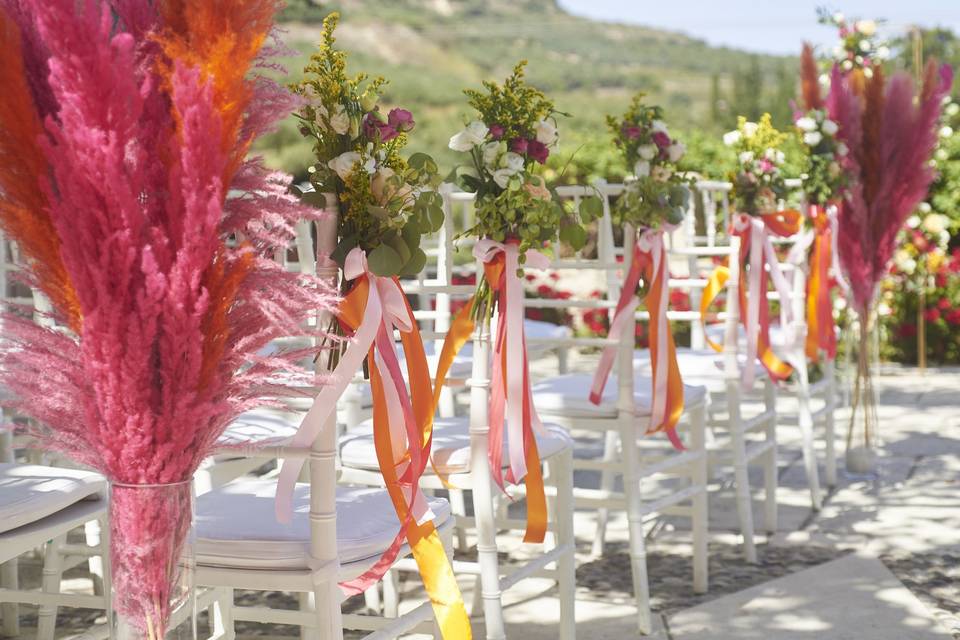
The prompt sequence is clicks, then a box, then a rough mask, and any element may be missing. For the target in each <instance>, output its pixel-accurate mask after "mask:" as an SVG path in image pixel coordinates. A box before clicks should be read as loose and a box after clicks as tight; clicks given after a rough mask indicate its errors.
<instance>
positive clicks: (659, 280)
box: [590, 229, 684, 450]
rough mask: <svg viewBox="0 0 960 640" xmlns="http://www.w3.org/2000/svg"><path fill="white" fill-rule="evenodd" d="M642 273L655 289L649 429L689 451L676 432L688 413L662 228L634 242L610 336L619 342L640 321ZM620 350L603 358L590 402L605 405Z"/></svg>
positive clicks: (649, 303) (649, 296) (609, 351)
mask: <svg viewBox="0 0 960 640" xmlns="http://www.w3.org/2000/svg"><path fill="white" fill-rule="evenodd" d="M641 276H642V277H643V279H644V281H645V282H647V283H648V284H649V287H650V290H649V293H648V294H647V296H646V302H647V307H648V309H649V311H650V360H651V362H652V364H653V378H652V380H651V384H652V389H651V398H652V406H651V410H650V424H649V426H648V428H647V433H654V432H657V431H666V432H667V437H668V438H670V442H671V443H672V444H673V446H674V447H676V448H677V449H679V450H683V449H684V447H683V443H682V442H681V441H680V438H679V437H678V436H677V431H676V426H677V422H679V420H680V416H681V415H683V381H682V380H681V378H680V368H679V367H678V366H677V350H676V346H675V345H674V342H673V334H672V333H671V332H670V322H669V320H668V319H667V308H668V306H669V298H670V296H669V287H668V286H667V280H669V278H670V273H669V268H668V264H667V250H666V247H665V246H664V244H663V230H662V229H647V230H646V231H644V232H643V233H641V234H640V235H639V236H638V238H637V241H636V242H635V243H634V246H633V261H632V262H631V264H630V270H629V272H627V276H626V279H625V280H624V283H623V287H622V288H621V290H620V299H619V300H618V301H617V307H616V311H615V312H614V316H613V320H612V321H611V322H610V331H609V333H608V335H609V337H610V338H611V339H613V340H619V339H620V338H621V336H622V335H623V333H624V332H625V331H627V330H628V329H629V328H630V327H632V326H633V325H634V324H635V323H636V316H635V315H634V314H635V312H636V309H637V306H638V305H639V304H640V299H639V298H638V297H637V294H636V291H637V286H638V285H639V284H640V278H641ZM616 353H617V347H616V345H609V346H607V347H606V348H605V349H604V350H603V353H602V355H601V356H600V364H599V366H598V368H597V372H596V374H595V375H594V377H593V385H592V386H591V389H590V402H592V403H593V404H597V405H598V404H600V400H601V397H602V396H603V389H604V387H605V386H606V384H607V379H608V378H609V376H610V370H611V369H612V368H613V362H614V360H615V359H616Z"/></svg>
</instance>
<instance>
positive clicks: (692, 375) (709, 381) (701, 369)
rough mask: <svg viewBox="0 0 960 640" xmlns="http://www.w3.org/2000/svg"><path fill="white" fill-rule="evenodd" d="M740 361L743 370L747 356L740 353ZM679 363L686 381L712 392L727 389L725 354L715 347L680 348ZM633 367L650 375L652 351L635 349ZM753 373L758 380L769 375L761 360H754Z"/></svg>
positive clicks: (678, 351)
mask: <svg viewBox="0 0 960 640" xmlns="http://www.w3.org/2000/svg"><path fill="white" fill-rule="evenodd" d="M738 361H739V364H740V370H741V371H742V370H743V368H744V367H745V366H746V357H745V356H744V355H742V354H740V355H739V356H738ZM677 365H678V366H679V367H680V375H681V376H682V377H683V381H684V382H685V383H689V384H696V385H701V386H704V387H706V388H707V390H708V391H709V392H710V393H723V392H725V391H726V380H725V378H724V377H723V355H722V354H719V353H717V352H716V351H714V350H713V349H711V348H709V347H707V348H706V349H690V348H687V347H681V348H678V349H677ZM633 367H634V370H635V371H637V372H638V373H641V374H643V375H650V371H651V365H650V352H649V351H645V350H638V351H635V352H634V354H633ZM753 375H754V378H755V379H757V380H763V379H765V378H766V377H767V370H766V369H764V367H763V364H762V363H761V362H760V361H759V360H754V361H753Z"/></svg>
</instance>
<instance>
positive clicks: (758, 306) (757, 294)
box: [700, 209, 801, 387]
mask: <svg viewBox="0 0 960 640" xmlns="http://www.w3.org/2000/svg"><path fill="white" fill-rule="evenodd" d="M800 220H801V217H800V213H799V212H798V211H795V210H793V209H790V210H787V211H777V212H776V213H769V214H764V215H760V216H750V215H746V214H743V213H741V214H737V215H736V216H735V217H734V219H733V225H732V226H733V233H735V234H736V235H738V236H740V237H741V238H742V239H743V241H742V242H741V244H740V265H741V266H740V268H741V269H743V268H744V267H745V266H746V264H745V263H746V258H747V255H748V253H749V258H750V273H749V276H750V277H749V279H748V280H747V290H744V289H743V288H741V289H740V318H741V321H742V322H743V325H744V329H745V330H746V333H747V361H746V366H745V367H744V370H743V384H744V386H746V387H749V386H751V385H752V384H753V382H754V367H753V363H754V362H755V361H756V360H757V359H759V360H760V362H761V363H762V364H763V367H764V368H765V369H766V370H767V372H768V373H769V374H770V376H771V377H772V378H774V379H775V380H786V379H787V378H788V377H789V376H790V374H791V372H792V371H793V368H792V367H791V366H790V365H789V364H787V363H786V362H784V361H783V360H781V359H780V358H778V357H777V356H776V354H774V353H773V350H772V349H771V348H770V306H769V305H768V304H767V277H768V276H769V278H770V279H771V280H772V281H773V285H774V287H775V288H776V290H777V292H778V293H779V294H780V304H781V306H782V307H783V313H784V318H785V320H786V322H787V324H788V326H789V325H792V319H793V310H792V308H791V306H790V285H789V284H788V283H787V280H786V278H785V277H784V276H783V272H782V271H781V270H780V261H779V260H778V259H777V254H776V251H775V250H774V248H773V242H772V241H771V238H770V234H771V233H773V234H775V235H778V236H781V237H789V236H792V235H794V234H795V233H797V232H799V231H800ZM728 277H729V268H728V267H723V266H721V267H717V269H716V270H714V272H713V273H712V274H711V275H710V278H709V282H708V285H707V287H706V288H705V289H704V295H703V299H702V300H701V304H700V316H701V322H704V323H705V322H706V312H707V310H708V309H709V307H710V305H711V304H712V303H713V301H714V300H715V299H716V296H717V295H718V294H719V292H720V289H721V288H722V287H723V285H724V284H725V283H726V281H727V278H728ZM741 280H742V278H741ZM748 291H749V293H748ZM707 342H708V343H709V344H710V346H711V347H713V349H714V350H716V351H722V350H723V347H722V346H721V345H719V344H717V343H715V342H713V341H712V340H710V339H709V338H708V339H707Z"/></svg>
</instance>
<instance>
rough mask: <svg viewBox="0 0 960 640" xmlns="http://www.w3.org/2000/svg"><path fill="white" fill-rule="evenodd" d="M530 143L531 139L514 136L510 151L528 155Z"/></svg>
mask: <svg viewBox="0 0 960 640" xmlns="http://www.w3.org/2000/svg"><path fill="white" fill-rule="evenodd" d="M529 144H530V143H529V141H527V140H525V139H524V138H514V139H513V140H511V141H510V151H513V152H514V153H519V154H520V155H522V156H525V155H527V149H529Z"/></svg>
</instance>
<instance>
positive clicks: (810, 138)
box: [803, 131, 823, 147]
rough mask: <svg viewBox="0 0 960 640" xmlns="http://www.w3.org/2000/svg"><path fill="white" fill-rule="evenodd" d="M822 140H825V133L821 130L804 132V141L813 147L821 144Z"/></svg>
mask: <svg viewBox="0 0 960 640" xmlns="http://www.w3.org/2000/svg"><path fill="white" fill-rule="evenodd" d="M821 140H823V134H822V133H820V132H819V131H808V132H807V133H805V134H803V141H804V142H805V143H807V144H808V145H810V146H811V147H815V146H817V145H818V144H820V141H821Z"/></svg>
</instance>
